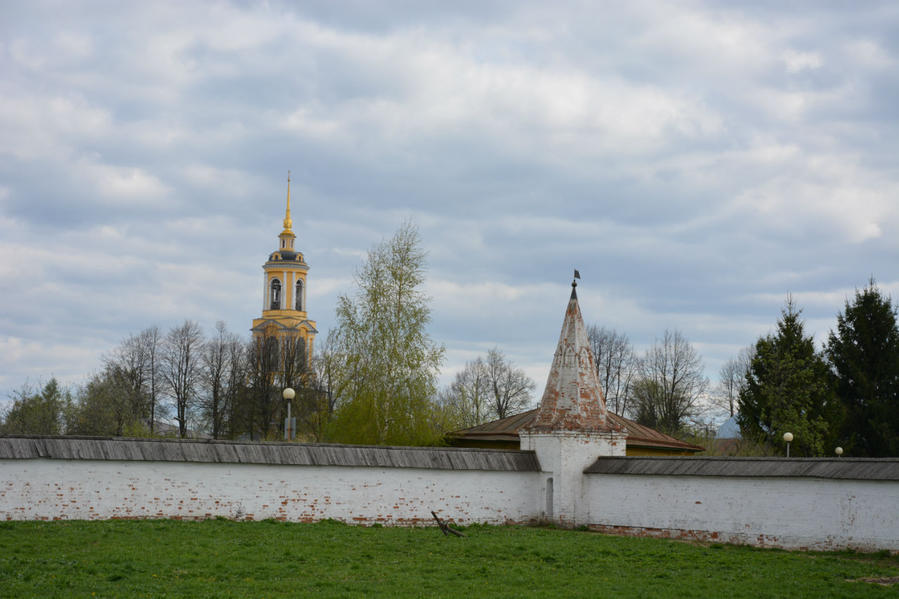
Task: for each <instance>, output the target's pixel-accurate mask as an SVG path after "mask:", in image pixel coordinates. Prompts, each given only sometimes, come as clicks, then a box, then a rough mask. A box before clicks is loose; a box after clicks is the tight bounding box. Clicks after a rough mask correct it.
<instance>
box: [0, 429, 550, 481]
mask: <svg viewBox="0 0 899 599" xmlns="http://www.w3.org/2000/svg"><path fill="white" fill-rule="evenodd" d="M39 458H43V459H53V460H120V461H157V462H211V463H234V464H271V465H293V466H367V467H372V468H425V469H435V470H487V471H509V472H537V471H539V470H540V464H539V463H538V461H537V456H536V454H534V452H532V451H511V450H497V449H467V448H445V447H391V446H374V445H338V444H325V443H249V442H234V441H210V440H170V439H119V438H105V437H38V436H6V437H0V460H28V459H39Z"/></svg>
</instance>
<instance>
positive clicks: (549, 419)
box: [530, 271, 611, 432]
mask: <svg viewBox="0 0 899 599" xmlns="http://www.w3.org/2000/svg"><path fill="white" fill-rule="evenodd" d="M575 278H577V279H579V278H580V274H579V273H577V271H575ZM576 288H577V281H574V280H573V281H572V282H571V298H570V299H569V300H568V308H567V309H566V310H565V319H564V321H563V322H562V333H561V334H560V335H559V343H558V345H557V346H556V353H555V355H554V356H553V364H552V368H550V371H549V376H548V377H547V379H546V389H545V390H544V392H543V399H541V400H540V408H539V409H538V410H537V416H536V418H535V419H534V424H533V425H532V426H531V428H530V430H531V431H534V432H549V431H580V432H591V431H608V430H610V429H611V427H610V426H609V421H608V417H607V415H606V400H605V397H603V393H602V389H601V388H600V385H599V377H598V376H597V373H596V365H595V362H594V358H593V352H592V351H591V350H590V341H589V340H588V338H587V328H586V327H585V326H584V318H583V317H582V316H581V307H580V305H579V304H578V299H577V292H576V291H575V289H576Z"/></svg>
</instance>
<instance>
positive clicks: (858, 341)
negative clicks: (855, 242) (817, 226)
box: [825, 279, 899, 457]
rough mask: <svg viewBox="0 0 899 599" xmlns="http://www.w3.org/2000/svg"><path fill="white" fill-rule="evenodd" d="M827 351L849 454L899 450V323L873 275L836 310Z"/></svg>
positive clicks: (875, 454)
mask: <svg viewBox="0 0 899 599" xmlns="http://www.w3.org/2000/svg"><path fill="white" fill-rule="evenodd" d="M825 352H826V354H827V358H828V360H829V361H830V365H831V367H832V368H833V372H834V375H835V379H836V380H835V386H836V392H837V396H838V397H839V400H840V402H841V404H842V406H843V410H844V418H843V423H842V426H841V427H840V431H839V442H840V443H842V444H843V446H844V448H845V449H846V450H847V452H849V453H850V454H852V455H859V456H870V457H885V456H899V327H897V324H896V307H895V306H893V304H892V301H891V300H890V298H888V297H884V296H883V294H882V293H881V292H880V290H879V289H878V288H877V286H876V285H875V283H874V281H873V279H872V280H871V281H870V282H869V283H868V286H867V287H866V288H865V289H863V290H861V291H858V290H856V292H855V299H854V300H853V302H852V303H851V304H850V303H849V302H848V301H847V302H846V307H845V309H844V311H843V313H842V314H839V315H837V330H836V331H831V332H830V336H829V338H828V342H827V347H826V349H825Z"/></svg>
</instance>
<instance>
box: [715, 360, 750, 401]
mask: <svg viewBox="0 0 899 599" xmlns="http://www.w3.org/2000/svg"><path fill="white" fill-rule="evenodd" d="M753 355H755V347H753V346H750V347H744V348H743V349H741V350H740V352H739V353H738V354H737V355H736V356H735V357H733V358H731V359H730V360H728V361H727V362H725V363H724V366H722V367H721V370H720V371H718V376H719V380H718V394H717V397H716V398H715V399H716V405H718V406H719V407H721V408H725V409H727V410H728V413H729V414H730V416H733V415H734V406H735V405H736V404H737V398H738V397H739V396H740V391H741V390H742V389H744V388H745V387H746V373H747V372H749V367H750V366H751V365H752V356H753Z"/></svg>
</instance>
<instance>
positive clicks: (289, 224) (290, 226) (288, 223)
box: [284, 171, 293, 231]
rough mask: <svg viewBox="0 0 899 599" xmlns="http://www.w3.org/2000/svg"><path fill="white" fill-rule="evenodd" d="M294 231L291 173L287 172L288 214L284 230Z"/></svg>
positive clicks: (285, 216) (285, 218)
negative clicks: (291, 211)
mask: <svg viewBox="0 0 899 599" xmlns="http://www.w3.org/2000/svg"><path fill="white" fill-rule="evenodd" d="M291 229H293V220H292V219H291V218H290V171H287V212H285V213H284V230H285V231H290V230H291Z"/></svg>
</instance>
